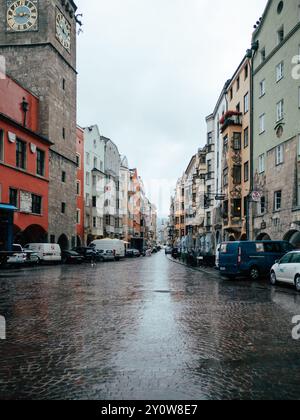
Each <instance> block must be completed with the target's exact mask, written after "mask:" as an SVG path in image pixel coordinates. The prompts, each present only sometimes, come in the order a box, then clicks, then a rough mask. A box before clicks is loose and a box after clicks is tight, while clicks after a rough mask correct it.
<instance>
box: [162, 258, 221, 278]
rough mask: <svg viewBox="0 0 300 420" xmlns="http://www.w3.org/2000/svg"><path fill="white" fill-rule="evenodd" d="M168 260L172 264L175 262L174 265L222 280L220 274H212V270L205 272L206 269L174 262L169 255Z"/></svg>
mask: <svg viewBox="0 0 300 420" xmlns="http://www.w3.org/2000/svg"><path fill="white" fill-rule="evenodd" d="M166 258H167V259H168V260H169V261H170V262H173V263H175V264H179V265H182V266H184V267H186V268H188V269H190V270H193V271H198V272H200V273H203V274H208V275H210V276H212V277H215V278H217V279H219V280H220V276H219V275H218V274H216V272H215V271H213V272H212V271H210V270H205V269H204V268H199V267H190V266H189V265H187V264H185V263H184V262H181V261H177V260H174V258H172V257H170V256H168V255H166Z"/></svg>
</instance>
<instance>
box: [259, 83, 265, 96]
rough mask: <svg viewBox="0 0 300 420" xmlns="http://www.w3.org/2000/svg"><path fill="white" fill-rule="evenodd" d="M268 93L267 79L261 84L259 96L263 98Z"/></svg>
mask: <svg viewBox="0 0 300 420" xmlns="http://www.w3.org/2000/svg"><path fill="white" fill-rule="evenodd" d="M265 94H266V79H264V80H262V81H261V82H260V84H259V97H260V98H262V97H263V96H264V95H265Z"/></svg>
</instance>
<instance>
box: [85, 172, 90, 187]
mask: <svg viewBox="0 0 300 420" xmlns="http://www.w3.org/2000/svg"><path fill="white" fill-rule="evenodd" d="M85 178H86V185H87V186H89V185H90V174H89V172H86V173H85Z"/></svg>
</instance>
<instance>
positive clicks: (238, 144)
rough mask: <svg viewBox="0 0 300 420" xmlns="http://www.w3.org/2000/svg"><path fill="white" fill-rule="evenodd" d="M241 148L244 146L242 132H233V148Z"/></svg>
mask: <svg viewBox="0 0 300 420" xmlns="http://www.w3.org/2000/svg"><path fill="white" fill-rule="evenodd" d="M241 148H242V134H241V133H233V149H234V150H241Z"/></svg>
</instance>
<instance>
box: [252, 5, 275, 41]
mask: <svg viewBox="0 0 300 420" xmlns="http://www.w3.org/2000/svg"><path fill="white" fill-rule="evenodd" d="M271 4H272V0H268V3H267V5H266V7H265V10H264V13H263V15H262V18H261V21H260V24H259V25H258V27H257V28H256V29H255V31H254V32H253V35H252V38H253V39H254V38H255V37H256V36H257V35H258V34H259V32H260V30H261V28H262V26H263V24H264V21H265V19H266V16H267V14H268V11H269V9H270V7H271Z"/></svg>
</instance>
